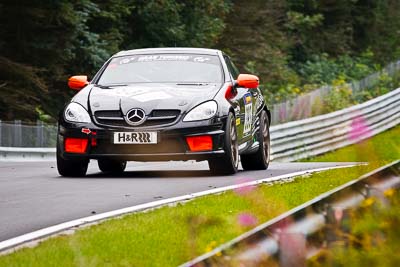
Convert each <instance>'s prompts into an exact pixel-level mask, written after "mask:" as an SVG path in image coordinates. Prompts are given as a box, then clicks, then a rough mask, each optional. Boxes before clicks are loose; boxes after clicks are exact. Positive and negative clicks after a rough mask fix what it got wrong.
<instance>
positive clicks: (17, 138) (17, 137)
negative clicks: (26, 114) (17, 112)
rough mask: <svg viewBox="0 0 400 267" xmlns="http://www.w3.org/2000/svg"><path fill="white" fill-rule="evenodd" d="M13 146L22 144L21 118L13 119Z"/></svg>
mask: <svg viewBox="0 0 400 267" xmlns="http://www.w3.org/2000/svg"><path fill="white" fill-rule="evenodd" d="M14 128H15V129H14V146H16V147H21V146H22V145H21V144H22V125H21V120H15V121H14Z"/></svg>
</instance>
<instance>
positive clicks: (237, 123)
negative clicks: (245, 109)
mask: <svg viewBox="0 0 400 267" xmlns="http://www.w3.org/2000/svg"><path fill="white" fill-rule="evenodd" d="M238 125H240V118H237V119H236V126H238Z"/></svg>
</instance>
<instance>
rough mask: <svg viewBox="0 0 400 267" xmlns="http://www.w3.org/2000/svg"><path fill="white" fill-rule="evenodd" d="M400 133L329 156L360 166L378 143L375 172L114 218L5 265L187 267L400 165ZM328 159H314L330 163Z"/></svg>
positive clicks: (1, 262) (329, 175)
mask: <svg viewBox="0 0 400 267" xmlns="http://www.w3.org/2000/svg"><path fill="white" fill-rule="evenodd" d="M399 131H400V127H397V128H395V129H393V130H391V131H390V132H387V133H383V134H381V135H380V136H378V137H376V138H375V137H374V138H373V139H372V140H371V141H368V142H366V143H364V144H360V145H356V146H353V147H352V148H344V149H342V150H338V151H336V152H335V153H332V154H330V155H326V156H323V157H326V158H325V160H328V161H329V160H338V159H341V160H343V161H357V160H359V159H360V157H359V156H355V155H354V154H357V155H359V154H361V156H362V152H360V151H359V149H362V150H364V149H371V145H370V142H372V144H373V147H375V145H374V144H379V145H377V146H376V149H377V150H376V151H375V154H374V157H373V160H374V163H373V164H370V165H368V166H358V167H353V168H346V169H337V170H330V171H326V172H322V173H317V174H312V175H310V176H308V177H302V178H298V179H295V180H294V181H293V182H290V183H278V184H275V185H274V186H268V185H262V186H259V187H257V188H253V189H252V190H249V192H226V193H223V194H220V195H212V196H205V197H202V198H199V199H196V200H194V201H190V202H187V203H184V204H178V205H177V206H176V207H163V208H160V209H156V210H153V211H149V212H146V213H136V214H131V215H127V216H124V217H123V218H116V219H112V220H109V221H106V222H103V223H100V224H98V225H93V226H90V227H86V228H83V229H80V230H77V231H76V233H75V234H73V235H63V236H58V237H54V238H51V239H48V240H46V241H44V242H42V243H41V244H40V245H38V246H36V247H34V248H25V249H21V250H19V251H17V252H15V253H13V254H8V255H4V256H1V257H0V266H85V267H86V266H163V267H164V266H176V265H179V264H181V263H183V262H185V261H187V260H190V259H192V258H194V257H196V256H198V255H200V254H203V253H205V252H207V251H209V250H211V249H212V248H214V247H215V246H217V245H219V244H221V243H224V242H226V241H228V240H231V239H232V238H234V237H236V236H238V235H240V234H241V233H244V232H245V231H247V230H249V229H251V228H253V227H254V225H251V224H252V223H255V222H258V223H262V222H265V221H267V220H269V219H271V218H273V217H276V216H277V215H279V214H282V213H283V212H285V211H287V210H289V209H291V208H294V207H296V206H298V205H300V204H302V203H304V202H306V201H308V200H310V199H312V198H314V197H316V196H318V195H320V194H322V193H324V192H326V191H328V190H330V189H333V188H335V187H337V186H339V185H342V184H343V183H345V182H348V181H350V180H353V179H355V178H357V177H359V176H360V175H361V174H363V173H366V172H368V171H370V170H372V169H374V168H375V167H376V166H378V165H381V164H382V163H383V162H388V161H391V160H393V159H396V158H399V140H398V139H399V138H398V136H399ZM343 151H344V152H343ZM368 152H371V151H368ZM323 157H319V158H314V159H313V160H314V161H322V160H324V159H323ZM361 159H364V158H363V157H361ZM246 224H249V225H246Z"/></svg>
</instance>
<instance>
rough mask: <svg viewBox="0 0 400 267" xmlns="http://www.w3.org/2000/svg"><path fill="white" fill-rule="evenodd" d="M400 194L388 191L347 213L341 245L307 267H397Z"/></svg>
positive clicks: (399, 257)
mask: <svg viewBox="0 0 400 267" xmlns="http://www.w3.org/2000/svg"><path fill="white" fill-rule="evenodd" d="M399 205H400V193H399V191H398V190H394V189H387V190H386V191H384V192H382V196H381V197H380V199H379V198H375V197H370V198H367V199H365V200H364V201H363V203H362V205H361V208H360V209H358V210H352V211H350V212H349V218H348V219H347V220H346V221H345V223H344V224H345V226H344V228H345V229H347V230H345V231H342V232H341V231H338V233H337V235H338V236H339V237H340V242H336V244H333V245H332V246H331V247H330V248H329V250H325V251H323V252H322V253H320V254H319V255H318V256H317V257H314V258H313V259H312V260H310V261H309V264H308V265H309V266H355V267H356V266H399V264H400V255H399V254H398V253H396V252H397V251H399V249H400V231H399V227H398V225H399V223H400V213H399V212H398V209H399Z"/></svg>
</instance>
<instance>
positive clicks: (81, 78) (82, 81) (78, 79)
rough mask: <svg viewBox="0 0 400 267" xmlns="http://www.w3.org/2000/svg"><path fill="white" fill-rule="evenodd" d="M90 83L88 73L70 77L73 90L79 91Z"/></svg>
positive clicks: (69, 82)
mask: <svg viewBox="0 0 400 267" xmlns="http://www.w3.org/2000/svg"><path fill="white" fill-rule="evenodd" d="M88 84H89V82H88V79H87V76H86V75H78V76H72V77H71V78H69V79H68V86H69V88H71V89H72V90H76V91H79V90H81V89H82V88H83V87H85V86H86V85H88Z"/></svg>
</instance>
